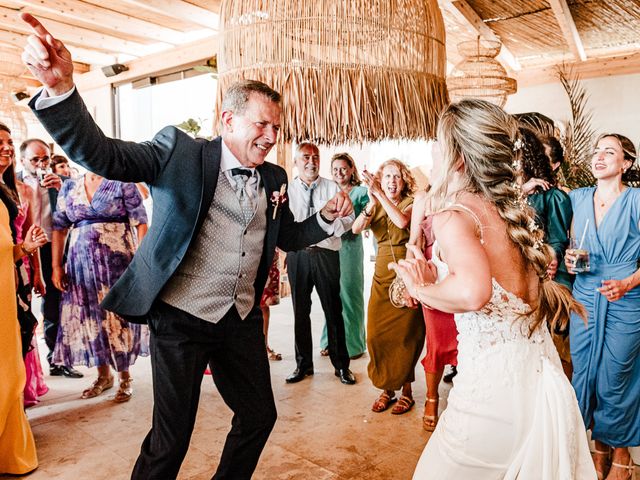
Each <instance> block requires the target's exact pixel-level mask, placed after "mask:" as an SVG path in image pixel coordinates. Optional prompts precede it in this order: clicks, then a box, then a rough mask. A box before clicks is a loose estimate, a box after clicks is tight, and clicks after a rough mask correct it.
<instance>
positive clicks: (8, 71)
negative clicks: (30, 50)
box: [0, 45, 27, 77]
mask: <svg viewBox="0 0 640 480" xmlns="http://www.w3.org/2000/svg"><path fill="white" fill-rule="evenodd" d="M20 52H21V50H20V49H18V48H13V47H9V46H4V45H2V46H0V58H1V59H2V61H1V62H0V75H6V76H7V77H19V76H20V75H22V74H23V73H24V72H25V71H26V70H27V68H26V67H25V66H24V64H23V63H22V59H21V57H20V55H21V53H20Z"/></svg>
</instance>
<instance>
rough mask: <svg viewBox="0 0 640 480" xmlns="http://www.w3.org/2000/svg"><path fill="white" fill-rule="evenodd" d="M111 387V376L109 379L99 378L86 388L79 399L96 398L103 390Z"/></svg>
mask: <svg viewBox="0 0 640 480" xmlns="http://www.w3.org/2000/svg"><path fill="white" fill-rule="evenodd" d="M111 387H113V377H112V376H109V377H100V376H99V377H98V378H96V380H95V381H94V382H93V383H92V384H91V386H90V387H89V388H87V389H86V390H84V391H83V392H82V396H81V397H80V398H84V399H87V398H93V397H97V396H98V395H100V394H101V393H102V392H104V391H105V390H109V389H110V388H111Z"/></svg>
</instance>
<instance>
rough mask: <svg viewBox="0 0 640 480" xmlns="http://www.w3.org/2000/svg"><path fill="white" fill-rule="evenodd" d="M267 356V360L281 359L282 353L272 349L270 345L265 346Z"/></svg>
mask: <svg viewBox="0 0 640 480" xmlns="http://www.w3.org/2000/svg"><path fill="white" fill-rule="evenodd" d="M267 356H268V357H269V360H276V361H277V360H282V354H280V353H278V352H276V351H274V350H273V349H272V348H271V347H267Z"/></svg>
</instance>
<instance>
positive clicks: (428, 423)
mask: <svg viewBox="0 0 640 480" xmlns="http://www.w3.org/2000/svg"><path fill="white" fill-rule="evenodd" d="M428 403H435V404H436V415H423V416H422V428H424V429H425V430H426V431H427V432H433V431H434V430H435V429H436V426H437V425H438V415H437V413H438V399H437V398H428V397H427V401H426V402H424V408H425V410H426V408H427V404H428Z"/></svg>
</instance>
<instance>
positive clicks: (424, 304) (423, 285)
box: [413, 282, 433, 310]
mask: <svg viewBox="0 0 640 480" xmlns="http://www.w3.org/2000/svg"><path fill="white" fill-rule="evenodd" d="M431 285H433V283H432V282H426V283H425V282H422V283H420V284H418V285H416V286H415V287H413V288H414V289H416V288H418V287H430V286H431ZM416 293H418V292H417V291H416ZM416 300H418V299H417V298H416ZM418 301H419V302H420V304H421V305H422V306H423V307H425V308H428V309H429V310H432V308H431V306H430V305H427V303H425V302H423V301H422V300H418Z"/></svg>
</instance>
